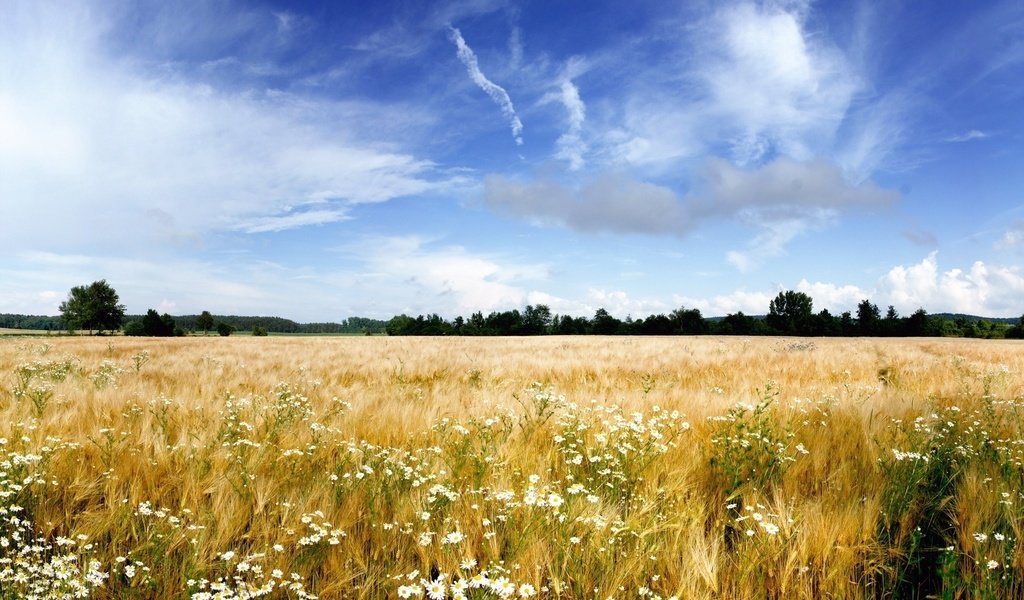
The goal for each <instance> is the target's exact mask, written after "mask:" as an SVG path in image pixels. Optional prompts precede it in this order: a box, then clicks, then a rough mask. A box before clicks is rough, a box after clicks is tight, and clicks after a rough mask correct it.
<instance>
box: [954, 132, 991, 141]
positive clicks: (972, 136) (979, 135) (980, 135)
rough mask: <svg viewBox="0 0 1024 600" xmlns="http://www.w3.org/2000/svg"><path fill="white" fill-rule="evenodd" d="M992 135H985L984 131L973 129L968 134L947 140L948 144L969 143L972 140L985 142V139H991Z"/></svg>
mask: <svg viewBox="0 0 1024 600" xmlns="http://www.w3.org/2000/svg"><path fill="white" fill-rule="evenodd" d="M990 135H991V134H989V133H985V132H984V131H981V130H980V129H972V130H970V131H968V132H966V133H961V134H958V135H953V136H950V137H948V138H946V141H947V142H969V141H971V140H983V139H985V138H987V137H989V136H990Z"/></svg>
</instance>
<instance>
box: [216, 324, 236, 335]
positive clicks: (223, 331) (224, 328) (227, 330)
mask: <svg viewBox="0 0 1024 600" xmlns="http://www.w3.org/2000/svg"><path fill="white" fill-rule="evenodd" d="M234 330H235V328H234V327H232V326H230V325H228V324H227V323H225V322H223V321H221V322H220V323H217V333H218V334H220V335H221V337H228V336H229V335H231V332H232V331H234Z"/></svg>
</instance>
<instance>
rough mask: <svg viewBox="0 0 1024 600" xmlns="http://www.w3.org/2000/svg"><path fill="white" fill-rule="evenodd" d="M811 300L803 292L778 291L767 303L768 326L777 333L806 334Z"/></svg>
mask: <svg viewBox="0 0 1024 600" xmlns="http://www.w3.org/2000/svg"><path fill="white" fill-rule="evenodd" d="M812 305H813V302H812V300H811V297H810V296H808V295H807V294H805V293H803V292H794V291H793V290H789V291H786V292H779V295H778V296H776V297H775V299H774V300H772V301H771V302H770V303H768V316H767V317H766V321H768V326H769V327H771V328H772V329H775V330H776V331H778V332H779V333H784V334H791V335H793V334H795V335H806V334H807V333H808V332H809V330H810V325H811V323H810V321H811V315H812V314H813V312H812Z"/></svg>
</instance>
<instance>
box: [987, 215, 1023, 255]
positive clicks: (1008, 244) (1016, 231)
mask: <svg viewBox="0 0 1024 600" xmlns="http://www.w3.org/2000/svg"><path fill="white" fill-rule="evenodd" d="M1021 244H1024V219H1018V220H1017V221H1014V222H1013V224H1012V225H1010V227H1009V228H1008V229H1007V230H1006V232H1005V233H1003V237H1001V238H999V240H997V241H996V242H995V244H993V246H994V247H995V248H996V249H997V250H1003V249H1006V248H1012V247H1014V246H1019V245H1021Z"/></svg>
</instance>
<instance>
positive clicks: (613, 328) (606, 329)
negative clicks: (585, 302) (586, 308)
mask: <svg viewBox="0 0 1024 600" xmlns="http://www.w3.org/2000/svg"><path fill="white" fill-rule="evenodd" d="M621 325H622V321H619V320H618V319H616V318H615V317H613V316H611V315H610V314H608V311H606V310H605V309H603V308H599V309H597V311H596V312H595V313H594V320H593V321H591V331H593V333H594V335H615V334H617V333H618V332H619V327H620V326H621Z"/></svg>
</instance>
